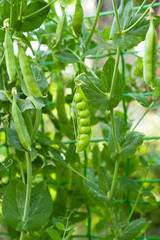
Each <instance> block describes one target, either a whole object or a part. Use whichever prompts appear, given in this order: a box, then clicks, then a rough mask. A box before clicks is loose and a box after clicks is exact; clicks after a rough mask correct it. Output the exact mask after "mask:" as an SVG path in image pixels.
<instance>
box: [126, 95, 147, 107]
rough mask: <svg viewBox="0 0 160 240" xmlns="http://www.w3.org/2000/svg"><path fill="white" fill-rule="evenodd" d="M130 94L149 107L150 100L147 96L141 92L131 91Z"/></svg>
mask: <svg viewBox="0 0 160 240" xmlns="http://www.w3.org/2000/svg"><path fill="white" fill-rule="evenodd" d="M129 95H130V96H131V97H132V98H134V99H135V100H136V101H137V102H139V103H140V104H141V105H142V106H144V107H147V108H148V107H149V102H148V100H147V98H146V97H145V96H143V95H142V94H140V93H129Z"/></svg>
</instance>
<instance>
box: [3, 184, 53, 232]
mask: <svg viewBox="0 0 160 240" xmlns="http://www.w3.org/2000/svg"><path fill="white" fill-rule="evenodd" d="M25 197H26V186H25V184H24V183H22V181H21V180H20V179H15V180H13V181H11V182H10V183H9V185H8V186H7V187H6V190H5V193H4V198H3V204H2V211H3V215H4V217H5V220H6V223H7V224H8V225H9V226H11V227H12V228H14V229H16V230H17V231H21V230H22V229H23V230H26V231H35V230H37V229H39V228H41V227H42V226H43V225H44V224H45V223H46V221H47V219H48V218H49V216H50V214H51V212H52V199H51V196H50V193H49V191H48V190H47V189H46V188H45V185H44V183H40V184H38V185H37V186H36V187H35V188H33V189H32V194H31V205H30V210H29V215H28V218H27V221H26V222H23V221H22V217H23V212H24V205H25Z"/></svg>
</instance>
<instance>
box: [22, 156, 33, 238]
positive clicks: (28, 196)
mask: <svg viewBox="0 0 160 240" xmlns="http://www.w3.org/2000/svg"><path fill="white" fill-rule="evenodd" d="M25 156H26V163H27V188H26V199H25V206H24V213H23V217H22V221H23V222H26V220H27V217H28V213H29V207H30V200H31V188H32V162H31V158H30V153H29V152H25ZM20 240H24V231H22V232H21V234H20Z"/></svg>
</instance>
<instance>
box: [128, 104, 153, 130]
mask: <svg viewBox="0 0 160 240" xmlns="http://www.w3.org/2000/svg"><path fill="white" fill-rule="evenodd" d="M153 104H154V101H153V102H152V103H151V104H150V105H149V107H148V108H147V110H146V111H145V112H144V114H143V115H142V117H141V118H140V119H139V120H138V122H137V123H136V125H135V126H134V127H133V129H132V132H133V131H134V130H135V129H136V127H137V126H138V125H139V123H140V122H141V121H142V120H143V118H144V117H145V116H146V114H147V113H148V112H149V111H150V107H152V105H153Z"/></svg>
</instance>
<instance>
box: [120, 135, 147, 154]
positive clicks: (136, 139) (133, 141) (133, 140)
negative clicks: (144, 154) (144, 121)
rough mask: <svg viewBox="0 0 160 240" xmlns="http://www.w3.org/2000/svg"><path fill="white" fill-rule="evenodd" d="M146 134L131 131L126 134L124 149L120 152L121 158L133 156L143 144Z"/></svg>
mask: <svg viewBox="0 0 160 240" xmlns="http://www.w3.org/2000/svg"><path fill="white" fill-rule="evenodd" d="M143 138H144V135H143V134H142V133H139V132H129V133H128V134H127V136H126V139H125V141H124V143H123V144H122V150H121V153H120V157H121V158H128V157H130V156H132V155H133V154H134V153H135V152H136V151H137V148H138V147H139V146H140V145H142V143H143Z"/></svg>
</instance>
